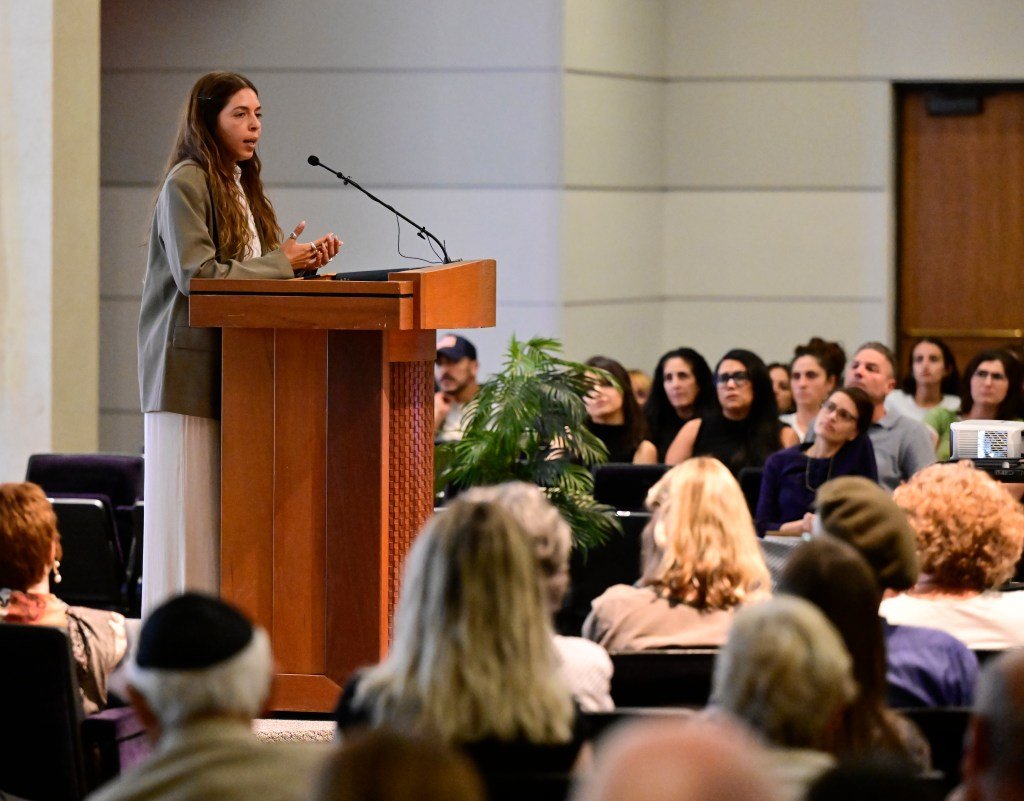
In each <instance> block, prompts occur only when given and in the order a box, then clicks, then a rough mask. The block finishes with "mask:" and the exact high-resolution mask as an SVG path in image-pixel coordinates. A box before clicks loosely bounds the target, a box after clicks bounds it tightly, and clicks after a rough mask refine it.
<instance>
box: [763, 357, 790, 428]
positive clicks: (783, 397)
mask: <svg viewBox="0 0 1024 801" xmlns="http://www.w3.org/2000/svg"><path fill="white" fill-rule="evenodd" d="M768 375H769V376H770V377H771V379H772V391H774V392H775V405H776V407H777V408H778V410H779V415H780V416H781V415H784V414H792V413H793V412H795V411H796V406H794V405H793V389H792V387H791V386H790V376H789V367H788V365H785V364H783V363H782V362H772V363H771V364H769V365H768Z"/></svg>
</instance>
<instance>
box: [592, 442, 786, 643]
mask: <svg viewBox="0 0 1024 801" xmlns="http://www.w3.org/2000/svg"><path fill="white" fill-rule="evenodd" d="M648 505H650V506H651V507H652V508H653V511H654V515H653V517H652V519H651V522H650V524H649V525H648V526H647V528H646V529H645V531H644V539H645V542H644V550H645V558H644V562H645V564H644V569H643V573H642V575H641V578H640V581H639V582H638V585H637V586H629V585H626V584H618V585H616V586H614V587H610V588H609V589H608V590H606V591H605V592H604V593H603V594H602V595H600V596H599V597H597V598H595V599H594V601H593V604H592V609H591V612H590V615H589V616H588V617H587V619H586V621H584V623H583V636H584V637H587V638H589V639H591V640H594V641H595V642H598V643H600V644H601V645H603V646H604V647H605V648H607V649H608V650H609V651H641V650H644V649H647V648H666V647H671V646H689V645H720V644H721V643H723V642H724V641H725V638H726V636H727V634H728V631H729V627H730V625H731V624H732V619H733V616H734V614H735V610H736V609H737V607H739V606H741V605H742V604H745V603H747V602H749V601H754V600H760V599H763V598H766V597H768V595H769V593H770V587H771V582H770V578H769V575H768V568H767V567H766V566H765V563H764V558H763V557H762V556H761V550H760V548H759V547H758V545H757V535H756V534H755V533H754V523H753V520H751V517H750V512H749V510H748V509H747V504H746V501H745V500H744V498H743V492H742V491H741V490H740V487H739V484H737V483H736V479H735V478H733V476H732V474H731V473H729V471H728V470H727V469H726V468H725V467H724V466H723V465H722V464H721V462H718V461H717V460H715V459H709V458H697V459H691V460H689V461H687V462H685V463H683V464H681V465H679V466H677V467H675V468H673V469H672V470H670V471H669V472H668V473H666V474H665V475H664V477H663V478H662V479H661V480H660V481H659V482H658V483H657V484H655V485H654V487H652V488H651V491H650V494H649V495H648Z"/></svg>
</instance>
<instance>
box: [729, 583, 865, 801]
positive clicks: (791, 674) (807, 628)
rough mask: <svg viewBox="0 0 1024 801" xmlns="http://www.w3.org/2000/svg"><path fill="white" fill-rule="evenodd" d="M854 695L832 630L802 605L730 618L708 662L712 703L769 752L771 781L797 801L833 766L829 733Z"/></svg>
mask: <svg viewBox="0 0 1024 801" xmlns="http://www.w3.org/2000/svg"><path fill="white" fill-rule="evenodd" d="M856 692H857V685H856V682H854V680H853V674H852V665H851V661H850V655H849V654H848V653H847V651H846V647H845V646H844V645H843V641H842V638H841V637H840V636H839V634H838V632H836V630H835V628H834V627H833V626H832V624H831V623H829V622H828V620H826V619H825V616H824V615H823V614H822V613H821V612H820V611H819V610H818V609H817V608H816V607H815V606H814V605H813V604H811V603H809V602H807V601H805V600H803V599H802V598H795V597H792V596H780V597H776V598H773V599H771V600H770V601H767V602H765V603H763V604H754V605H752V606H749V607H747V608H745V609H743V610H741V611H740V613H739V614H738V615H736V620H735V622H734V623H733V627H732V631H730V632H729V639H728V641H727V642H726V643H725V647H724V648H722V650H721V651H720V652H719V654H718V658H717V659H716V660H715V671H714V675H713V677H712V691H711V703H712V704H713V706H714V708H715V709H719V710H722V711H724V712H727V713H728V714H730V715H732V716H733V717H735V718H737V719H739V720H741V721H743V722H744V723H746V724H747V725H748V726H749V727H750V728H752V729H753V730H754V731H755V732H757V733H758V734H759V735H760V736H761V738H762V739H763V740H764V742H765V743H766V744H767V745H769V746H770V747H771V750H770V752H769V753H770V755H771V758H772V767H771V770H770V771H769V776H770V777H771V781H773V783H774V784H775V786H776V787H777V788H778V789H779V790H780V792H781V794H782V796H783V797H784V798H787V799H793V801H796V799H801V798H803V796H804V792H805V791H806V789H807V787H808V785H809V784H810V783H811V782H813V781H814V780H815V779H816V778H817V777H818V776H819V775H821V774H822V773H824V772H825V771H826V770H828V769H829V768H831V767H832V766H833V765H835V757H834V756H833V752H834V751H835V745H836V744H835V732H836V729H837V727H838V725H839V722H840V721H841V720H842V717H843V715H844V713H845V711H846V708H847V707H848V706H849V704H850V702H851V701H852V700H853V699H854V697H855V695H856Z"/></svg>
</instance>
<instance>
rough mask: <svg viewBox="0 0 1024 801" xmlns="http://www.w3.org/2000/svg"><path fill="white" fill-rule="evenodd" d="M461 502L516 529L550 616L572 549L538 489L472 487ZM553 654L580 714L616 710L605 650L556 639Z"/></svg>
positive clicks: (561, 593) (565, 581) (563, 587)
mask: <svg viewBox="0 0 1024 801" xmlns="http://www.w3.org/2000/svg"><path fill="white" fill-rule="evenodd" d="M463 497H464V498H466V499H467V500H472V501H480V502H492V503H496V504H498V505H499V506H501V507H502V508H503V509H504V510H505V511H506V512H508V513H509V514H510V515H511V516H512V518H513V519H514V520H515V521H516V523H518V524H519V527H520V528H521V529H522V530H523V532H524V533H525V534H526V536H527V537H528V538H529V540H530V545H531V547H532V548H533V554H534V556H535V557H536V558H537V568H538V571H539V573H540V580H541V588H542V590H543V592H544V597H545V598H546V599H547V608H548V612H549V613H550V614H551V615H552V616H554V614H555V612H557V611H558V610H559V609H560V608H561V607H562V601H563V600H564V599H565V594H566V593H567V592H568V590H569V553H570V551H571V550H572V531H571V530H570V528H569V524H568V523H566V522H565V520H564V519H563V518H562V515H561V514H559V512H558V510H557V509H556V508H555V507H554V506H553V505H552V504H551V502H550V501H548V499H547V497H546V496H545V495H544V493H543V492H542V491H541V490H540V489H538V488H537V487H536V486H534V485H533V484H526V483H524V482H522V481H515V482H509V483H507V484H499V485H498V486H496V487H476V488H474V489H471V490H469V491H467V492H466V493H464V495H463ZM555 650H556V651H557V652H558V657H559V660H560V662H561V667H562V675H563V677H564V678H565V681H566V684H568V685H569V689H570V690H572V694H573V697H574V698H575V699H576V703H578V704H579V706H580V709H582V710H583V711H584V712H606V711H608V710H611V709H613V708H614V707H615V704H614V703H613V702H612V696H611V681H612V660H611V658H610V657H609V656H608V652H607V651H606V650H605V649H604V648H602V647H601V646H600V645H597V644H596V643H593V642H591V641H590V640H587V639H584V638H583V637H563V636H562V635H560V634H556V635H555Z"/></svg>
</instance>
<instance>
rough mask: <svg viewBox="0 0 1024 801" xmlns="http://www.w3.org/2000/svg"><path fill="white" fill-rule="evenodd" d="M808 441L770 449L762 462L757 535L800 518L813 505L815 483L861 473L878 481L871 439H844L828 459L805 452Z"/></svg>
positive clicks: (819, 484)
mask: <svg viewBox="0 0 1024 801" xmlns="http://www.w3.org/2000/svg"><path fill="white" fill-rule="evenodd" d="M810 447H811V443H809V442H804V443H801V444H800V445H794V446H793V447H792V448H785V449H784V450H781V451H778V452H776V453H773V454H772V455H771V456H769V457H768V461H766V462H765V463H764V473H763V474H762V476H761V494H760V495H759V496H758V499H757V513H756V514H755V515H754V522H755V523H756V525H757V535H758V536H759V537H763V536H764V535H765V532H767V531H776V530H778V528H779V527H780V526H781V525H782V524H783V523H788V522H789V521H791V520H799V519H801V518H802V517H803V516H804V515H805V514H806V513H807V512H810V511H811V509H812V508H813V506H814V496H815V494H816V493H817V491H818V487H820V486H821V485H822V484H824V483H825V482H826V481H828V480H829V479H832V478H838V477H839V476H864V477H865V478H870V479H871V480H872V481H878V466H877V463H876V461H875V451H874V448H872V447H871V440H870V439H868V438H867V437H866V436H864V435H861V436H859V437H857V438H856V439H853V440H851V441H850V442H847V443H846V444H845V445H843V447H841V448H840V449H839V452H838V453H836V455H835V456H833V457H832V458H831V459H812V458H810V457H809V456H808V455H807V449H808V448H810Z"/></svg>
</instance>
